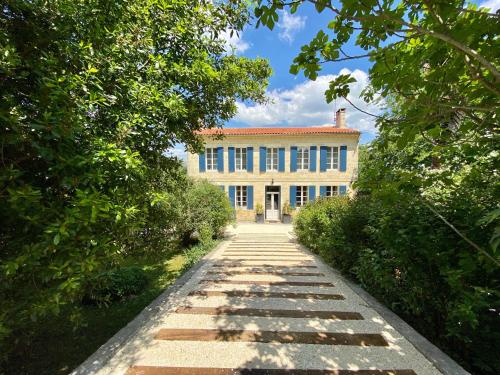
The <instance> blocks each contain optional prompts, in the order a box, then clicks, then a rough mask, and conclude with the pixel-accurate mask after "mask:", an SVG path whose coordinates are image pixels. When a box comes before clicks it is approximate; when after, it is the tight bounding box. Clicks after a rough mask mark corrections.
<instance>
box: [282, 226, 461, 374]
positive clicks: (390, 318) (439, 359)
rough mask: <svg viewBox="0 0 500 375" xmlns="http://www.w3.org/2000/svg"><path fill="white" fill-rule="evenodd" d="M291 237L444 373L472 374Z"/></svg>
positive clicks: (289, 233)
mask: <svg viewBox="0 0 500 375" xmlns="http://www.w3.org/2000/svg"><path fill="white" fill-rule="evenodd" d="M288 236H289V237H290V239H293V240H294V241H295V242H296V243H297V244H298V245H299V246H300V247H301V248H302V249H303V250H305V251H307V252H308V253H309V254H311V255H312V256H314V257H315V258H316V260H317V261H318V262H320V263H321V264H322V265H324V266H326V267H328V268H329V269H330V270H331V271H332V272H333V273H334V274H335V276H337V277H338V278H339V279H341V280H342V282H344V283H345V284H346V285H347V286H348V287H349V288H351V289H352V290H353V291H354V292H355V293H357V294H358V295H359V296H360V297H361V298H362V299H363V300H364V301H365V302H366V303H367V304H368V305H370V307H371V308H373V309H374V310H375V311H376V312H377V313H378V314H380V316H382V318H384V320H385V321H387V323H389V324H390V325H391V326H393V327H394V329H396V330H397V331H398V332H399V333H400V334H401V335H402V336H403V337H404V338H406V339H407V340H408V341H409V342H410V343H411V344H412V345H413V346H414V347H415V349H417V350H418V351H419V352H420V353H422V355H423V356H424V357H425V358H427V359H428V360H429V361H430V362H431V363H432V364H433V365H434V367H436V368H437V369H438V370H439V371H440V372H441V373H442V374H443V375H471V373H470V372H468V371H466V370H465V369H464V368H463V367H462V366H460V365H459V364H458V363H457V362H455V361H454V360H453V359H452V358H451V357H450V356H448V355H447V354H446V353H444V352H443V351H442V350H441V349H439V348H438V347H437V346H436V345H434V344H433V343H431V342H430V341H429V340H427V339H426V338H425V337H424V336H422V335H421V334H420V333H418V332H417V331H416V330H415V329H414V328H413V327H412V326H410V325H409V324H408V323H406V322H405V321H404V320H403V319H401V318H400V317H399V316H398V315H397V314H395V313H394V312H393V311H391V310H390V309H389V308H387V307H386V306H384V305H383V304H382V303H380V302H379V301H378V300H377V299H376V298H375V297H373V296H372V295H371V294H369V293H368V292H367V291H366V290H364V289H363V288H362V287H361V286H359V285H358V284H356V283H354V282H353V281H351V280H349V279H347V278H346V277H345V276H343V275H342V274H341V273H340V272H339V271H338V270H336V269H335V268H332V267H331V266H330V265H328V264H326V263H325V262H324V261H323V259H322V258H321V257H320V256H319V255H317V254H315V253H313V252H312V251H311V250H309V249H308V248H307V247H306V246H304V245H302V244H301V243H300V242H299V241H298V239H297V237H296V236H295V234H294V233H293V232H288Z"/></svg>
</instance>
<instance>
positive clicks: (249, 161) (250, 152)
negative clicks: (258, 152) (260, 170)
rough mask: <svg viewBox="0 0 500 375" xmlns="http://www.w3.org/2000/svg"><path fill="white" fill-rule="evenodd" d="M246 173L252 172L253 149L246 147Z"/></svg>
mask: <svg viewBox="0 0 500 375" xmlns="http://www.w3.org/2000/svg"><path fill="white" fill-rule="evenodd" d="M247 172H250V173H251V172H253V147H247Z"/></svg>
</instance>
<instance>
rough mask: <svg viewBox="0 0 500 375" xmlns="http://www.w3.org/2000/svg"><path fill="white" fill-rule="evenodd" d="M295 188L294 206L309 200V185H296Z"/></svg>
mask: <svg viewBox="0 0 500 375" xmlns="http://www.w3.org/2000/svg"><path fill="white" fill-rule="evenodd" d="M295 188H296V191H295V207H296V208H300V207H303V206H305V205H306V204H307V202H309V186H307V185H298V186H296V187H295Z"/></svg>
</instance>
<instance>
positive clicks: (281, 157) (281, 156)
mask: <svg viewBox="0 0 500 375" xmlns="http://www.w3.org/2000/svg"><path fill="white" fill-rule="evenodd" d="M284 171H285V148H284V147H282V148H280V149H278V172H284Z"/></svg>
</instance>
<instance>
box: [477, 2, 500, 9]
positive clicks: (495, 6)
mask: <svg viewBox="0 0 500 375" xmlns="http://www.w3.org/2000/svg"><path fill="white" fill-rule="evenodd" d="M479 6H480V7H483V8H489V9H490V10H491V12H496V11H497V10H498V9H500V0H487V1H485V2H484V3H482V4H480V5H479Z"/></svg>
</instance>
